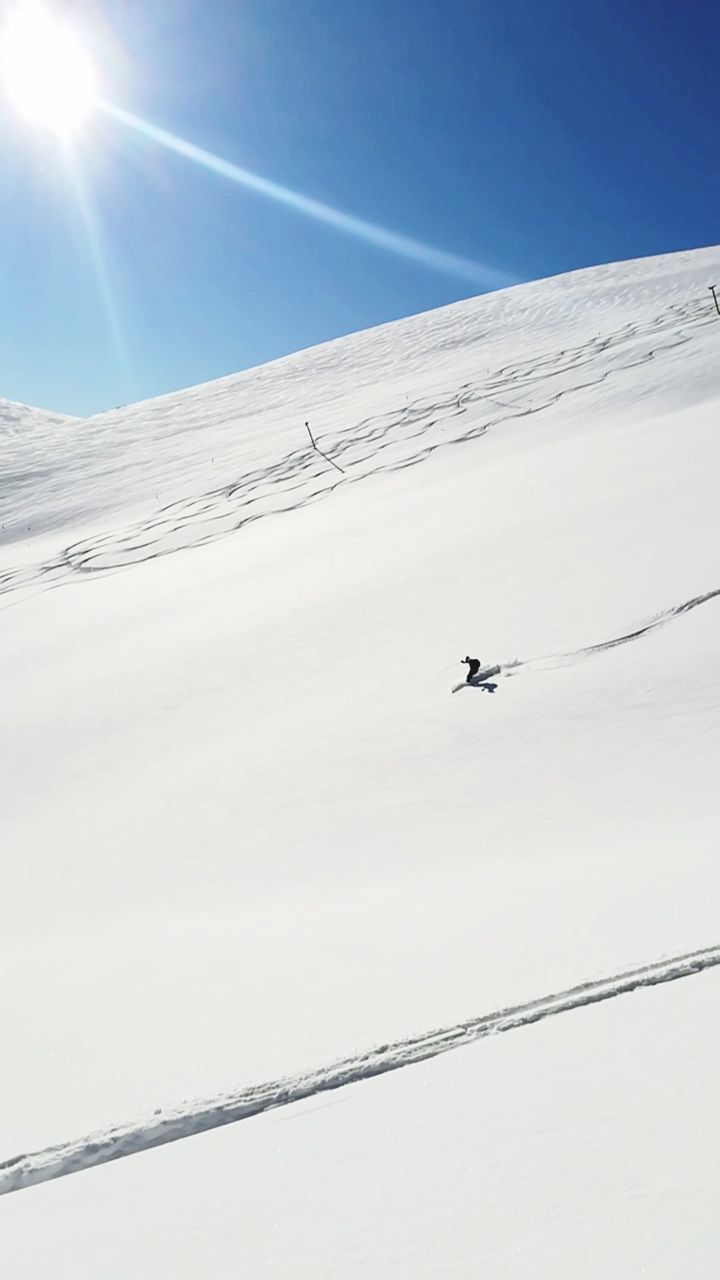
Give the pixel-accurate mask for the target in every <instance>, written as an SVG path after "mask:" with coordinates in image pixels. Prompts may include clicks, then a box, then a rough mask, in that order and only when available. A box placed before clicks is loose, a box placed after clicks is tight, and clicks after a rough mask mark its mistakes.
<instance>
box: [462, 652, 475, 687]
mask: <svg viewBox="0 0 720 1280" xmlns="http://www.w3.org/2000/svg"><path fill="white" fill-rule="evenodd" d="M460 661H461V662H463V663H465V662H467V664H468V668H469V669H468V673H467V675H466V677H465V683H466V684H472V682H473V680H474V679H475V677H476V675H477V673H478V671H479V670H480V659H479V658H461V659H460Z"/></svg>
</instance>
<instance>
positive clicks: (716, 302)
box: [708, 284, 720, 316]
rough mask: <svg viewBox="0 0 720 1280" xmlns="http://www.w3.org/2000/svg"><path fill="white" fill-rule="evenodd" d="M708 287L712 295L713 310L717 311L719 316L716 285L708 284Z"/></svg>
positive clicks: (719, 303)
mask: <svg viewBox="0 0 720 1280" xmlns="http://www.w3.org/2000/svg"><path fill="white" fill-rule="evenodd" d="M708 288H709V290H710V292H711V294H712V296H713V302H714V303H715V310H716V311H717V313H718V315H719V316H720V302H718V296H717V289H716V286H715V285H714V284H711V285H708Z"/></svg>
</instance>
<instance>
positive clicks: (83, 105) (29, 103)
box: [0, 0, 97, 138]
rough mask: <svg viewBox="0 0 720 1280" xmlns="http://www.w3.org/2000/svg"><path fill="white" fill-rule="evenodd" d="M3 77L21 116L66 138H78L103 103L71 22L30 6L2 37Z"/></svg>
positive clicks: (16, 14)
mask: <svg viewBox="0 0 720 1280" xmlns="http://www.w3.org/2000/svg"><path fill="white" fill-rule="evenodd" d="M0 77H2V81H3V83H4V85H5V90H6V92H7V95H8V97H9V99H10V101H11V102H12V104H13V106H14V107H15V109H16V111H17V112H18V113H19V114H20V115H21V116H23V117H24V119H26V120H28V121H29V122H30V123H31V124H35V125H40V126H42V127H44V128H46V129H51V130H52V131H53V132H54V133H56V134H59V135H60V136H61V137H65V138H67V137H69V136H71V135H72V134H75V133H77V132H78V130H79V129H81V128H82V126H83V124H84V123H85V121H86V120H87V118H88V116H89V115H90V113H91V111H92V109H93V107H94V105H95V101H96V97H97V81H96V76H95V70H94V67H93V64H92V60H91V58H90V55H89V54H88V52H87V50H86V49H84V48H83V46H82V44H81V43H80V41H79V39H78V37H77V36H76V34H75V32H74V31H73V30H72V28H71V26H70V25H69V23H68V22H67V20H66V19H64V18H62V17H59V16H56V15H55V14H53V13H52V12H51V11H50V10H49V9H46V8H45V7H44V6H43V5H42V4H38V3H35V2H34V0H26V2H25V3H24V4H21V5H20V6H19V7H18V8H17V9H15V10H14V11H13V12H11V13H10V14H9V15H8V17H7V19H6V21H5V24H4V26H3V28H2V30H1V31H0Z"/></svg>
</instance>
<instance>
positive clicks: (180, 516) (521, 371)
mask: <svg viewBox="0 0 720 1280" xmlns="http://www.w3.org/2000/svg"><path fill="white" fill-rule="evenodd" d="M707 323H714V320H710V321H708V320H707V318H706V313H705V310H704V308H703V306H702V304H700V303H697V302H688V303H687V304H685V305H682V306H680V305H672V306H670V307H669V308H668V309H667V310H666V311H665V312H663V313H662V314H661V315H659V316H656V317H655V318H654V319H653V320H651V321H648V323H647V324H644V325H642V324H626V325H623V326H621V327H620V328H619V329H617V330H616V331H614V332H612V333H610V334H606V335H605V336H598V337H596V338H592V339H591V340H590V341H588V342H586V343H582V344H580V345H579V346H577V347H570V348H566V349H563V350H560V351H557V352H554V353H551V354H548V355H546V356H544V357H540V358H537V357H531V358H528V359H526V360H522V361H519V362H517V363H516V364H509V365H504V366H501V367H500V368H499V369H496V370H495V371H494V372H493V373H490V374H488V376H487V377H486V378H485V379H483V381H482V382H479V383H477V384H473V383H469V382H466V383H463V384H462V385H461V386H460V387H458V388H455V389H453V390H449V391H448V392H447V393H445V394H444V395H442V396H441V397H440V398H439V399H435V400H432V401H428V400H426V399H419V400H417V401H414V402H412V403H410V404H408V405H406V406H405V407H404V408H402V409H399V410H395V411H391V412H388V413H385V414H380V415H377V416H375V417H372V418H366V419H363V420H362V421H361V422H359V423H357V424H356V426H355V427H354V428H352V429H351V430H349V431H347V432H345V433H343V435H342V436H338V437H337V438H336V439H335V440H332V439H329V438H328V437H327V436H325V437H324V438H323V440H322V441H320V442H319V443H321V444H322V447H323V451H324V452H325V453H326V454H328V456H329V457H330V458H331V459H332V461H333V462H335V463H338V464H340V465H341V466H343V468H344V470H345V475H344V476H342V478H339V477H338V476H337V473H336V472H334V471H333V472H330V471H329V469H328V467H327V464H325V463H323V462H321V461H320V459H319V458H318V455H317V453H316V452H315V451H314V450H313V449H311V448H310V447H308V448H306V449H300V450H294V451H293V452H291V453H289V454H287V455H286V456H285V457H283V458H281V459H279V460H278V461H277V462H274V463H272V464H270V465H269V466H267V467H262V468H258V469H256V470H254V471H248V472H247V473H246V474H245V475H243V476H242V477H240V478H239V479H237V480H235V481H233V482H232V483H231V484H228V485H224V486H221V487H220V488H217V489H212V490H209V491H208V492H206V493H203V494H200V495H196V496H193V497H188V498H182V499H179V500H178V501H176V502H172V503H170V504H168V505H167V506H164V507H161V508H160V509H159V510H158V511H156V512H155V513H154V514H153V515H152V516H150V517H148V518H147V519H145V520H142V521H139V522H136V523H134V524H132V525H129V526H126V527H125V528H120V529H115V530H112V531H110V532H108V533H106V534H99V535H95V536H92V537H89V538H87V539H84V540H81V541H79V542H75V543H72V544H71V545H70V546H67V547H66V548H64V550H62V551H61V552H59V553H58V555H56V556H54V557H52V558H51V559H49V560H46V561H43V562H41V563H35V564H29V565H28V564H26V565H21V566H18V567H15V568H10V569H8V570H6V571H4V572H0V596H1V595H7V594H9V593H12V592H18V591H22V592H23V598H26V596H25V593H30V594H33V593H34V592H35V591H37V590H38V589H40V590H42V589H48V588H52V587H57V586H61V585H63V583H65V582H68V581H71V580H75V581H77V580H78V578H79V577H82V576H84V575H91V574H96V573H102V572H110V571H113V570H120V569H125V568H128V567H130V566H131V565H133V564H140V563H143V562H144V561H147V560H152V559H156V558H158V557H160V556H166V555H171V554H173V553H174V552H176V551H181V550H186V549H188V548H191V547H198V546H202V545H205V544H207V543H210V542H215V541H217V540H218V539H219V538H222V537H225V536H227V535H228V534H230V533H233V532H236V531H237V530H238V529H241V528H242V527H243V526H244V525H246V524H249V523H251V522H252V521H254V520H259V519H262V518H263V517H265V516H269V515H278V514H281V513H283V512H287V511H296V510H299V509H300V508H302V507H305V506H307V505H309V504H310V503H312V502H317V501H319V500H320V499H322V498H326V497H328V496H329V495H330V494H332V493H333V492H334V490H335V489H336V488H337V487H338V485H344V484H351V483H356V482H358V481H361V480H364V479H366V478H367V477H368V476H372V475H377V474H379V473H381V472H392V471H401V470H404V469H405V468H406V467H411V466H415V465H416V464H417V463H419V462H423V461H425V459H427V458H428V457H430V456H431V454H433V453H435V452H436V451H437V450H438V449H442V448H447V447H449V446H451V445H457V444H465V443H467V442H468V441H471V440H475V439H478V438H479V437H480V436H483V435H485V433H486V432H487V431H489V430H491V429H492V428H494V427H497V426H500V425H502V424H503V423H506V422H511V421H514V420H516V419H518V418H524V417H529V416H531V415H533V414H537V413H541V412H542V411H543V410H544V409H547V408H549V407H550V406H551V405H553V404H555V403H557V401H558V400H560V399H562V398H563V397H565V396H567V395H570V394H572V393H576V392H580V391H584V390H587V389H588V388H590V387H594V386H598V385H599V384H600V383H602V382H604V381H606V379H608V378H609V377H610V376H611V375H612V374H617V373H622V372H624V371H626V370H629V369H633V368H636V367H638V366H639V365H643V364H647V363H648V362H650V361H652V360H654V359H655V358H656V357H657V356H658V355H659V354H662V353H665V352H667V351H671V350H673V349H674V348H676V347H679V346H683V345H685V344H686V343H689V342H690V341H691V340H692V331H693V330H695V329H697V328H698V327H704V326H705V325H706V324H707ZM683 325H684V326H685V329H683V328H682V326H683ZM687 329H690V330H691V332H687ZM662 336H665V338H666V340H665V341H664V342H662V343H656V342H655V339H656V338H658V337H662ZM644 341H646V342H648V345H647V346H646V347H645V348H644V349H643V347H642V345H641V346H640V348H639V349H638V344H642V343H643V342H644ZM628 347H630V348H631V350H627V348H628ZM575 370H577V371H586V373H587V376H585V377H583V378H582V380H580V381H578V382H573V383H571V384H570V385H567V386H561V387H556V388H553V387H552V382H553V379H555V378H558V377H560V376H567V375H568V374H571V373H572V372H573V371H575ZM548 384H549V385H548ZM535 391H537V392H539V393H540V394H539V395H537V396H536V397H535V399H533V398H532V397H533V392H535ZM513 393H515V394H516V395H517V393H520V399H516V400H514V401H513V400H511V401H510V402H508V401H507V399H505V398H504V397H507V396H508V395H512V394H513ZM483 404H484V405H485V406H486V407H487V408H488V414H487V417H485V418H483V419H482V420H480V421H477V420H476V421H474V423H473V425H472V426H470V427H469V428H468V429H467V430H465V431H456V430H455V429H454V428H453V426H452V423H453V420H454V419H455V418H458V417H461V416H463V415H465V414H466V413H467V412H468V409H469V408H470V407H471V406H475V414H474V417H477V416H479V415H480V414H481V407H482V406H483ZM497 406H499V407H500V408H501V409H502V410H503V412H502V413H500V414H497V413H495V412H494V409H495V408H496V407H497ZM414 442H420V443H421V447H419V448H415V449H414V448H413V447H412V446H413V444H414ZM398 455H399V456H398Z"/></svg>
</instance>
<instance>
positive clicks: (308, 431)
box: [305, 422, 345, 475]
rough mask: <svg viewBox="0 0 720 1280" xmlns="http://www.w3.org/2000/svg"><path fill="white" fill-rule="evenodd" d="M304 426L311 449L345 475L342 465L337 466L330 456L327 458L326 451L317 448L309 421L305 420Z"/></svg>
mask: <svg viewBox="0 0 720 1280" xmlns="http://www.w3.org/2000/svg"><path fill="white" fill-rule="evenodd" d="M305 426H306V427H307V433H308V435H309V437H310V443H311V445H312V447H313V449H314V450H315V452H316V453H319V454H320V457H321V458H324V459H325V461H326V462H329V463H330V466H331V467H334V468H335V470H336V471H341V472H342V474H343V475H345V472H344V470H343V468H342V467H339V466H338V464H337V462H333V460H332V458H328V456H327V454H326V453H323V451H322V449H318V447H317V445H316V443H315V437H314V435H313V433H312V431H311V430H310V423H309V422H306V423H305Z"/></svg>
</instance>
